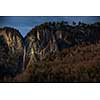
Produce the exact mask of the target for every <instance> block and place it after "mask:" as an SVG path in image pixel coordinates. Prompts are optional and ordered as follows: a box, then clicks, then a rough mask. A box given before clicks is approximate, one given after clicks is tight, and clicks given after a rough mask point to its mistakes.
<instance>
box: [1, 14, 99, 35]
mask: <svg viewBox="0 0 100 100" xmlns="http://www.w3.org/2000/svg"><path fill="white" fill-rule="evenodd" d="M47 21H68V22H69V23H70V24H71V23H72V22H73V21H75V22H76V23H77V22H79V21H81V22H84V23H94V22H98V21H99V22H100V17H99V16H83V17H82V16H0V27H4V26H9V27H14V28H16V29H18V30H19V31H20V32H21V34H22V35H23V36H25V35H26V34H27V32H29V31H30V30H31V29H32V28H33V27H34V26H35V25H39V24H41V23H43V22H47Z"/></svg>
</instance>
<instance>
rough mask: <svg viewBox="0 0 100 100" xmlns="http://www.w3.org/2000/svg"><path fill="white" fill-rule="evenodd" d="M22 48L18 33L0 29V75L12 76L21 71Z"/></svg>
mask: <svg viewBox="0 0 100 100" xmlns="http://www.w3.org/2000/svg"><path fill="white" fill-rule="evenodd" d="M23 47H24V44H23V38H22V36H21V34H20V33H19V31H17V30H16V29H13V28H9V27H5V28H1V29H0V75H5V74H6V75H7V74H8V75H12V76H14V75H15V74H16V73H17V72H20V71H21V68H22V63H23Z"/></svg>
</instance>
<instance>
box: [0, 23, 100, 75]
mask: <svg viewBox="0 0 100 100" xmlns="http://www.w3.org/2000/svg"><path fill="white" fill-rule="evenodd" d="M97 42H98V43H99V42H100V23H95V24H91V25H88V24H84V23H80V24H79V25H68V23H65V22H57V23H55V22H52V23H51V22H48V23H44V24H41V25H38V26H36V27H34V28H33V29H32V30H31V31H30V32H29V33H28V34H27V35H26V37H25V38H23V37H22V36H21V34H20V32H19V31H18V30H16V29H13V28H9V27H5V28H0V75H1V76H2V75H3V74H4V75H9V74H11V75H12V76H14V75H16V73H18V72H21V71H22V70H25V69H26V67H28V66H29V65H32V64H33V63H34V62H39V61H42V60H46V59H47V58H48V57H49V56H51V55H53V54H54V55H57V54H58V53H60V51H62V50H63V49H64V48H70V47H74V46H76V45H77V47H78V45H82V44H83V45H89V44H95V43H97Z"/></svg>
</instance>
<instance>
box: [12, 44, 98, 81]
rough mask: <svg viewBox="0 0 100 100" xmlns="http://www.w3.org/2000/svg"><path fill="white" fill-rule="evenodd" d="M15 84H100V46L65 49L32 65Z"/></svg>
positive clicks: (17, 78)
mask: <svg viewBox="0 0 100 100" xmlns="http://www.w3.org/2000/svg"><path fill="white" fill-rule="evenodd" d="M13 82H100V44H99V43H97V44H89V45H87V46H85V45H84V44H83V45H80V46H74V47H72V48H68V49H64V50H63V51H62V52H61V53H59V54H57V56H56V55H51V56H50V57H48V58H47V59H45V60H44V61H41V62H40V63H34V64H33V65H30V66H29V67H28V68H27V69H26V70H25V72H23V73H22V74H20V75H17V76H16V77H15V78H14V79H13Z"/></svg>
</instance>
